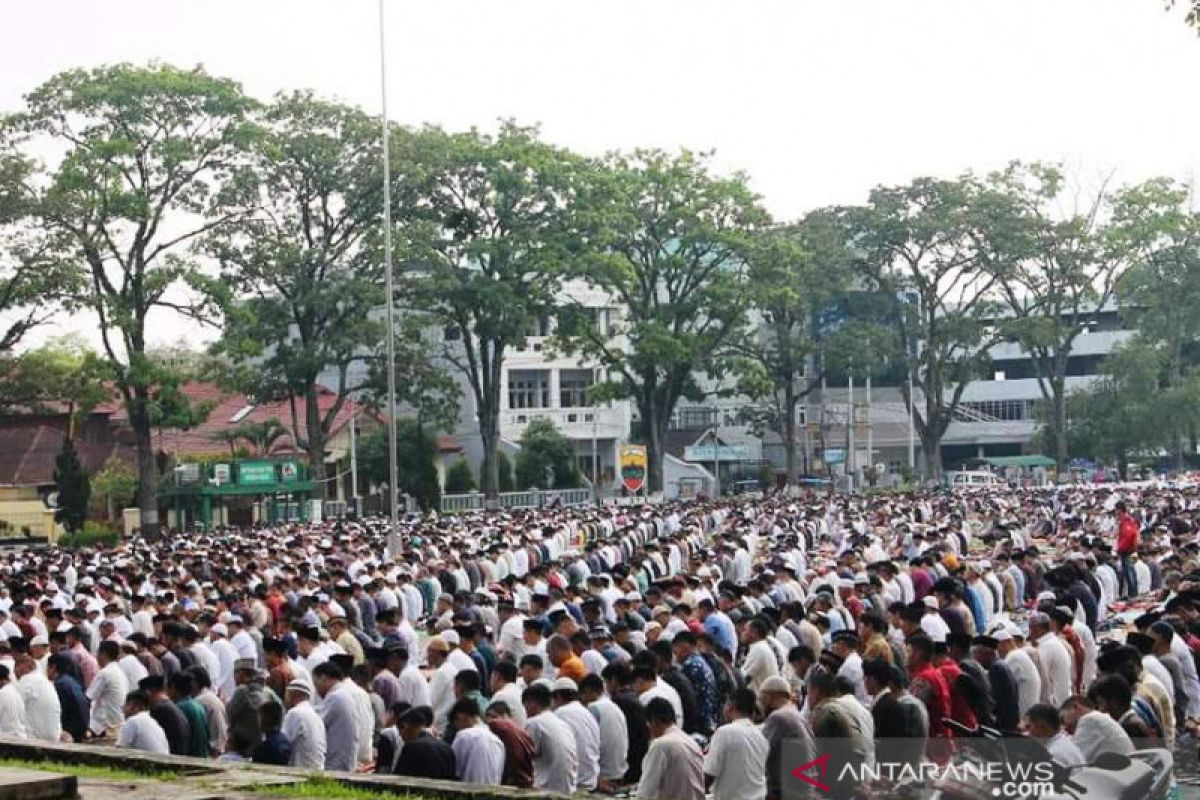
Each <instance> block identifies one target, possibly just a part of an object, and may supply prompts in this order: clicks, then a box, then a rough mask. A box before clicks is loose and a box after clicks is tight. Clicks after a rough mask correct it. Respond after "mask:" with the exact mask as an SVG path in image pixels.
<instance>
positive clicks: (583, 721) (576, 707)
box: [551, 678, 600, 792]
mask: <svg viewBox="0 0 1200 800" xmlns="http://www.w3.org/2000/svg"><path fill="white" fill-rule="evenodd" d="M551 694H552V697H553V702H554V713H555V715H556V716H558V718H559V719H561V720H562V721H563V722H565V723H567V727H568V728H570V729H571V733H572V734H573V735H574V736H575V753H576V755H577V756H578V758H579V772H578V777H577V778H576V782H575V783H576V788H577V789H582V790H585V791H589V792H590V791H592V790H593V789H595V788H596V784H597V782H598V781H599V779H600V724H599V723H598V722H597V721H596V717H595V716H594V715H593V714H592V712H591V711H589V710H588V709H586V708H584V706H583V704H582V703H580V702H579V687H578V686H577V685H576V683H575V681H573V680H571V679H570V678H558V679H557V680H555V681H554V686H553V687H552V688H551Z"/></svg>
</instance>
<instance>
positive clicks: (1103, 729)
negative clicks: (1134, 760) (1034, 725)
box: [1059, 695, 1134, 764]
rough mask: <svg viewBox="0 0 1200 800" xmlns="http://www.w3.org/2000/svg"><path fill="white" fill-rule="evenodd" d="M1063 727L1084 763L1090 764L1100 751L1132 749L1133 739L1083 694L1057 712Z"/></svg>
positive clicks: (1124, 751) (1125, 753) (1121, 753)
mask: <svg viewBox="0 0 1200 800" xmlns="http://www.w3.org/2000/svg"><path fill="white" fill-rule="evenodd" d="M1059 713H1060V716H1061V717H1062V724H1063V729H1064V730H1066V731H1067V732H1068V733H1070V734H1071V741H1073V742H1074V743H1075V746H1076V747H1078V748H1079V752H1080V754H1082V755H1083V760H1084V762H1085V763H1088V764H1091V763H1094V762H1095V760H1096V759H1097V758H1098V757H1099V756H1100V755H1102V754H1103V753H1118V754H1120V755H1123V756H1127V755H1129V754H1130V753H1132V752H1133V750H1134V747H1133V740H1131V739H1130V738H1129V734H1127V733H1125V729H1124V728H1122V727H1121V725H1120V723H1118V722H1117V721H1116V720H1115V719H1113V718H1112V717H1110V716H1109V715H1108V714H1105V713H1104V712H1103V711H1097V710H1096V709H1095V708H1093V707H1092V705H1091V703H1090V702H1089V701H1088V700H1087V699H1086V698H1084V697H1081V696H1079V695H1075V696H1074V697H1072V698H1071V699H1070V700H1068V701H1067V702H1066V703H1065V704H1064V705H1063V707H1062V710H1061V711H1060V712H1059Z"/></svg>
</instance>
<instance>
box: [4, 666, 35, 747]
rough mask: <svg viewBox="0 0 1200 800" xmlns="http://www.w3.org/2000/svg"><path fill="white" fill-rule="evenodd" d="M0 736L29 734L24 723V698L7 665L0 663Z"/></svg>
mask: <svg viewBox="0 0 1200 800" xmlns="http://www.w3.org/2000/svg"><path fill="white" fill-rule="evenodd" d="M0 687H2V688H0V736H15V737H17V738H18V739H24V738H26V737H28V736H29V727H28V726H27V725H26V723H25V699H24V698H23V697H21V691H20V690H19V689H18V688H17V683H16V680H15V679H14V678H13V675H12V674H11V673H10V672H9V671H8V667H6V666H4V665H2V664H0Z"/></svg>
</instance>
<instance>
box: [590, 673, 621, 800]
mask: <svg viewBox="0 0 1200 800" xmlns="http://www.w3.org/2000/svg"><path fill="white" fill-rule="evenodd" d="M579 695H580V697H581V698H582V700H583V702H584V703H586V704H587V708H588V711H590V712H592V715H593V716H595V717H596V721H597V722H598V723H599V725H600V780H599V782H598V783H597V787H598V788H600V789H601V790H603V791H610V790H611V789H612V788H613V787H614V786H615V785H616V784H618V783H620V782H621V779H622V778H624V777H625V773H626V772H628V771H629V724H628V722H627V721H626V719H625V712H623V711H622V710H621V707H620V706H618V705H617V704H616V703H614V702H613V701H612V700H611V699H609V697H608V695H606V694H605V693H604V680H603V679H602V678H601V677H600V676H599V675H588V676H586V677H584V679H583V681H582V682H581V683H580V684H579Z"/></svg>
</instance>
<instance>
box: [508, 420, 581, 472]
mask: <svg viewBox="0 0 1200 800" xmlns="http://www.w3.org/2000/svg"><path fill="white" fill-rule="evenodd" d="M516 477H517V487H518V488H519V489H574V488H576V487H578V486H579V470H578V468H577V467H576V466H575V448H573V447H572V446H571V441H570V440H569V439H567V437H565V436H563V435H562V433H561V432H560V431H559V430H558V428H556V427H554V423H553V422H551V421H550V420H548V419H536V418H535V419H533V420H531V421H530V422H529V425H528V426H526V428H525V432H524V433H522V434H521V452H520V453H517V476H516Z"/></svg>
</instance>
